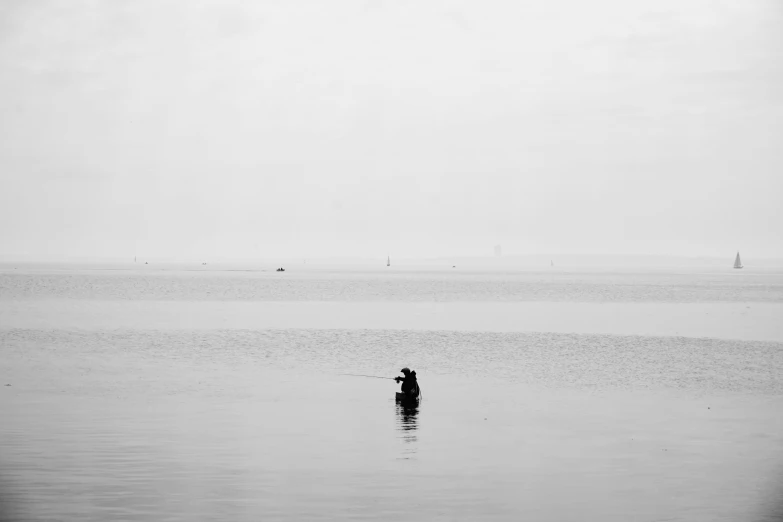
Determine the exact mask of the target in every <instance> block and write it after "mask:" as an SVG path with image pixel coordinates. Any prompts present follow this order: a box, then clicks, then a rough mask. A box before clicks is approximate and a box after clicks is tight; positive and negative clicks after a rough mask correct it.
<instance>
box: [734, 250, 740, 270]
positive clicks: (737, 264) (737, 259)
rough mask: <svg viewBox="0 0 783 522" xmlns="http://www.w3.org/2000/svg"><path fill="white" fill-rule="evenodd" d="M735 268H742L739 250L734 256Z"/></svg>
mask: <svg viewBox="0 0 783 522" xmlns="http://www.w3.org/2000/svg"><path fill="white" fill-rule="evenodd" d="M734 268H742V261H740V256H739V252H737V257H736V258H734Z"/></svg>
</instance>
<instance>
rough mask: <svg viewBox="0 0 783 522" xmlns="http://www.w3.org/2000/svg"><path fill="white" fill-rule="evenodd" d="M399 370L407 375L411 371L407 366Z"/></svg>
mask: <svg viewBox="0 0 783 522" xmlns="http://www.w3.org/2000/svg"><path fill="white" fill-rule="evenodd" d="M400 371H401V372H402V373H404V374H405V375H406V376H407V375H408V374H409V373H411V371H410V370H409V369H408V368H403V369H402V370H400Z"/></svg>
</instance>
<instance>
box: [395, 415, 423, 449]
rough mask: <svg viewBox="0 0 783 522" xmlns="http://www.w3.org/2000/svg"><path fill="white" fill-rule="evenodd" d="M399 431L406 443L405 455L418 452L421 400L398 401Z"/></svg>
mask: <svg viewBox="0 0 783 522" xmlns="http://www.w3.org/2000/svg"><path fill="white" fill-rule="evenodd" d="M396 408H397V431H398V432H399V435H400V439H401V440H402V442H404V443H405V444H406V448H405V450H404V453H405V457H404V458H410V456H411V455H413V454H415V453H416V440H417V437H416V431H417V430H418V429H419V419H418V415H419V401H410V402H409V401H405V402H399V401H398V402H397V405H396Z"/></svg>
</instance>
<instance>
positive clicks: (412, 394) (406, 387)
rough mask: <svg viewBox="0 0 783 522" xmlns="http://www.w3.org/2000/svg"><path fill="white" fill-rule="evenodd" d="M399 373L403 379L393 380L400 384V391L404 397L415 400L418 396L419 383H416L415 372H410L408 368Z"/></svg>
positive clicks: (396, 378)
mask: <svg viewBox="0 0 783 522" xmlns="http://www.w3.org/2000/svg"><path fill="white" fill-rule="evenodd" d="M400 371H401V372H402V373H404V374H405V377H395V378H394V380H395V381H397V382H402V386H400V391H401V392H402V393H404V394H405V396H406V397H409V398H411V399H415V398H416V397H418V396H419V383H418V382H417V381H416V372H412V371H410V369H408V368H403V369H402V370H400Z"/></svg>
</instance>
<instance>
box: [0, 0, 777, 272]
mask: <svg viewBox="0 0 783 522" xmlns="http://www.w3.org/2000/svg"><path fill="white" fill-rule="evenodd" d="M781 200H783V3H781V2H780V1H779V0H736V1H719V0H699V1H697V0H654V1H653V0H650V1H644V2H642V1H632V0H598V1H590V2H586V1H584V0H555V1H536V2H526V1H521V0H513V1H512V0H508V1H506V0H498V1H481V2H478V1H467V0H448V1H446V0H444V1H434V0H415V1H413V0H394V1H385V0H367V1H342V0H335V1H329V2H326V1H323V0H315V1H300V0H279V1H247V2H238V1H233V0H216V1H214V2H213V1H185V0H180V1H168V0H134V1H122V0H112V1H101V0H95V1H82V0H67V1H66V0H63V1H52V2H43V1H36V0H4V1H3V2H2V3H0V255H1V256H2V257H6V258H9V257H27V258H30V257H32V258H40V259H60V258H70V257H96V258H99V257H103V258H132V257H133V256H134V255H135V254H138V255H139V256H142V257H148V258H152V257H157V258H171V259H187V258H193V259H202V258H203V259H205V260H209V259H213V258H232V257H236V258H250V257H259V258H264V257H267V258H269V257H291V256H295V257H311V258H312V257H322V256H351V255H362V256H367V257H372V256H377V257H385V256H386V254H387V252H388V253H390V254H391V255H392V256H397V257H405V256H440V255H444V256H446V255H492V247H493V246H494V245H495V244H498V243H499V244H501V245H503V251H504V253H506V254H531V253H628V254H639V253H645V254H666V255H722V256H727V257H728V258H732V257H733V254H734V252H735V250H737V249H739V250H740V252H742V254H743V258H745V259H752V258H753V257H754V256H756V257H774V256H783V212H782V211H781V210H780V208H781ZM746 262H747V261H746Z"/></svg>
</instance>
